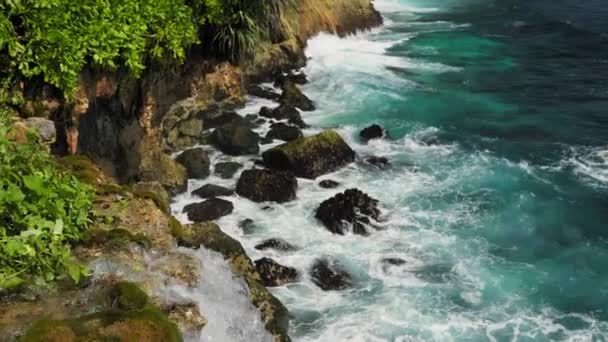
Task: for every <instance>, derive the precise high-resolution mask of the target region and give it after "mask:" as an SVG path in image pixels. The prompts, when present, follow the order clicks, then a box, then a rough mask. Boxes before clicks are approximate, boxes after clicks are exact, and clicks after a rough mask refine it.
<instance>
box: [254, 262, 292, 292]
mask: <svg viewBox="0 0 608 342" xmlns="http://www.w3.org/2000/svg"><path fill="white" fill-rule="evenodd" d="M255 268H256V270H257V271H258V273H259V274H260V278H261V279H262V284H264V286H282V285H285V284H289V283H293V282H295V281H296V280H297V279H298V271H297V270H296V269H295V268H293V267H287V266H283V265H281V264H279V263H278V262H276V261H274V260H272V259H270V258H262V259H259V260H256V261H255Z"/></svg>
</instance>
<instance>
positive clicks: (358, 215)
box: [315, 189, 380, 235]
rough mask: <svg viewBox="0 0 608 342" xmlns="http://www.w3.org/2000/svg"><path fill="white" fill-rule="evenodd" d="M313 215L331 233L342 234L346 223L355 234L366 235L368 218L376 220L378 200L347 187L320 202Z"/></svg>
mask: <svg viewBox="0 0 608 342" xmlns="http://www.w3.org/2000/svg"><path fill="white" fill-rule="evenodd" d="M315 217H316V218H317V219H318V220H319V221H321V222H322V223H323V225H324V226H325V227H326V228H327V229H328V230H329V231H330V232H332V233H334V234H340V235H344V233H345V231H346V229H347V227H348V224H351V225H352V227H353V232H354V233H355V234H360V235H367V234H368V232H367V230H366V229H365V226H366V225H369V224H371V221H370V218H371V219H373V220H376V221H377V220H378V219H379V217H380V209H378V201H377V200H375V199H373V198H371V197H369V196H368V195H366V194H365V193H363V192H361V191H360V190H357V189H349V190H346V191H345V192H343V193H340V194H337V195H336V196H334V197H332V198H330V199H328V200H326V201H324V202H323V203H321V205H320V206H319V208H317V211H316V213H315Z"/></svg>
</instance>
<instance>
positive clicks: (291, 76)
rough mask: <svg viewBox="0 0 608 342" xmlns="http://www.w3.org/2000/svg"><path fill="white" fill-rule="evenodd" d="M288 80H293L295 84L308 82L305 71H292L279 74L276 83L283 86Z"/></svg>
mask: <svg viewBox="0 0 608 342" xmlns="http://www.w3.org/2000/svg"><path fill="white" fill-rule="evenodd" d="M286 82H293V83H295V84H300V85H303V84H306V83H308V78H307V77H306V74H305V73H304V72H303V71H300V72H297V73H294V72H291V71H290V72H289V73H287V74H280V75H278V76H277V77H276V79H275V82H274V83H275V86H277V87H282V86H283V84H285V83H286Z"/></svg>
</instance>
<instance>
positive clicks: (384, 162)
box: [365, 156, 391, 169]
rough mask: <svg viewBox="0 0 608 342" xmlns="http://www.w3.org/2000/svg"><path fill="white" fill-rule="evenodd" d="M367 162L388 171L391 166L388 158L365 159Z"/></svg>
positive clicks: (374, 157)
mask: <svg viewBox="0 0 608 342" xmlns="http://www.w3.org/2000/svg"><path fill="white" fill-rule="evenodd" d="M365 162H366V163H367V164H369V165H372V166H374V167H376V168H378V169H388V168H389V167H390V166H391V162H390V161H389V160H388V158H386V157H376V156H373V157H367V158H365Z"/></svg>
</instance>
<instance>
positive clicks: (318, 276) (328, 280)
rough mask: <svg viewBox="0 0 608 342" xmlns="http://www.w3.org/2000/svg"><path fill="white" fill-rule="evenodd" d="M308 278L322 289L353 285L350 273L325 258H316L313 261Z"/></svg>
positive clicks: (328, 289) (343, 287)
mask: <svg viewBox="0 0 608 342" xmlns="http://www.w3.org/2000/svg"><path fill="white" fill-rule="evenodd" d="M310 278H311V280H312V282H313V283H314V284H315V285H317V286H318V287H320V288H321V289H323V290H324V291H332V290H345V289H348V288H351V287H352V286H353V282H352V277H351V276H350V274H348V272H346V271H344V270H343V269H341V268H340V267H339V266H338V265H336V263H335V262H334V261H333V260H329V259H327V258H323V259H317V260H316V261H315V262H314V264H313V265H312V269H311V271H310Z"/></svg>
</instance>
